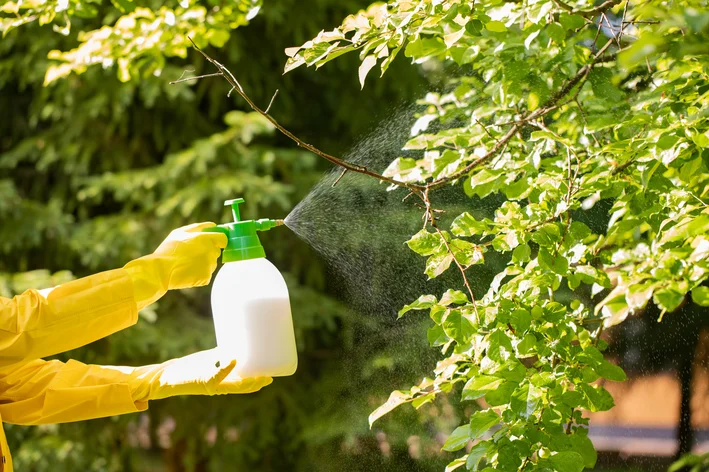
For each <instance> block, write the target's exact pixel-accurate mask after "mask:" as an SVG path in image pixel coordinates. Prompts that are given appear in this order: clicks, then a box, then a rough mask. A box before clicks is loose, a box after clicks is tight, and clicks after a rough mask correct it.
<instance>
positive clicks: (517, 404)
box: [510, 383, 543, 419]
mask: <svg viewBox="0 0 709 472" xmlns="http://www.w3.org/2000/svg"><path fill="white" fill-rule="evenodd" d="M542 394H543V391H542V390H541V389H540V388H538V387H535V386H533V385H530V384H528V383H525V384H524V385H522V386H521V387H519V388H517V390H515V392H514V393H513V394H512V398H511V401H510V407H511V408H512V411H514V412H515V413H517V414H518V415H519V416H521V417H522V418H525V419H526V418H529V417H530V416H531V415H532V414H533V413H534V412H535V411H536V409H537V406H538V405H539V402H540V401H541V398H542Z"/></svg>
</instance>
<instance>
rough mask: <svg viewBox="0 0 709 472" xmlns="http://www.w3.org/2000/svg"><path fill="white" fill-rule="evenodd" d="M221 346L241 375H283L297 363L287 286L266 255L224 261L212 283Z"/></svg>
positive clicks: (216, 324)
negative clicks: (232, 357) (234, 362)
mask: <svg viewBox="0 0 709 472" xmlns="http://www.w3.org/2000/svg"><path fill="white" fill-rule="evenodd" d="M212 314H213V316H214V327H215V330H216V335H217V346H218V348H219V350H220V351H222V352H223V353H225V354H227V355H230V356H234V358H235V359H236V361H237V364H236V369H235V370H236V373H237V374H238V375H239V376H241V377H258V376H269V377H284V376H288V375H293V374H294V373H295V371H296V368H297V367H298V353H297V349H296V344H295V333H294V332H293V318H292V316H291V309H290V300H289V298H288V287H287V286H286V282H285V280H284V279H283V276H282V275H281V273H280V272H279V271H278V269H276V266H274V265H273V264H272V263H271V262H270V261H268V260H267V259H266V258H264V257H259V258H256V259H247V260H244V261H234V262H227V263H225V264H224V265H223V266H222V268H221V269H220V270H219V273H218V274H217V277H216V279H215V280H214V286H213V287H212Z"/></svg>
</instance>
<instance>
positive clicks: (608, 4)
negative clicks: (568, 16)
mask: <svg viewBox="0 0 709 472" xmlns="http://www.w3.org/2000/svg"><path fill="white" fill-rule="evenodd" d="M622 1H623V0H606V1H605V2H603V3H601V4H600V5H598V6H597V7H595V8H591V9H590V10H583V11H578V12H574V14H576V15H581V16H593V15H597V14H598V13H601V12H604V11H606V10H608V9H609V8H613V7H614V6H616V5H618V4H619V3H620V2H622Z"/></svg>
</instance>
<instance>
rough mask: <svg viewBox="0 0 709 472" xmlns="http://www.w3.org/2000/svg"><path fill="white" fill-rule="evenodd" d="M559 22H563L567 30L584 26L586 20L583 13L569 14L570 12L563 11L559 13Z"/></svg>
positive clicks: (562, 24)
mask: <svg viewBox="0 0 709 472" xmlns="http://www.w3.org/2000/svg"><path fill="white" fill-rule="evenodd" d="M559 23H561V26H563V27H564V28H566V29H567V30H572V29H573V30H575V29H578V28H581V27H582V26H584V25H585V24H586V21H585V20H584V19H583V17H582V16H581V15H569V14H568V13H562V14H561V15H559Z"/></svg>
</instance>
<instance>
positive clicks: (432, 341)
mask: <svg viewBox="0 0 709 472" xmlns="http://www.w3.org/2000/svg"><path fill="white" fill-rule="evenodd" d="M426 338H427V339H428V344H429V345H430V346H431V347H436V346H442V345H443V344H445V343H447V342H448V336H446V333H444V332H443V328H442V327H441V326H439V325H436V326H433V327H432V328H429V329H428V331H427V332H426Z"/></svg>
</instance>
